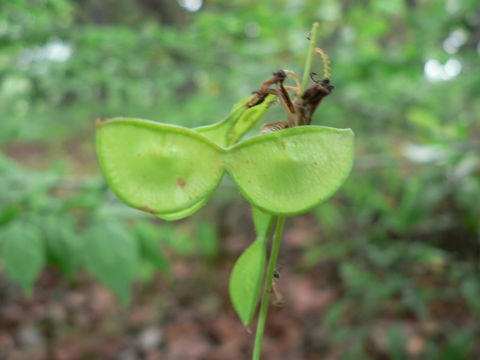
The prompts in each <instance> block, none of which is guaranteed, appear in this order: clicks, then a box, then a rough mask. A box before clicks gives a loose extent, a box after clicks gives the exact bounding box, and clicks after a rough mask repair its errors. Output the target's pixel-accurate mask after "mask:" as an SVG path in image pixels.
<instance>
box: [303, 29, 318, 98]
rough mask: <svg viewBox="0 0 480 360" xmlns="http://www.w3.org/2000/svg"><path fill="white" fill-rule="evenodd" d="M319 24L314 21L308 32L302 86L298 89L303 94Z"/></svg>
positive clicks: (308, 77) (308, 78)
mask: <svg viewBox="0 0 480 360" xmlns="http://www.w3.org/2000/svg"><path fill="white" fill-rule="evenodd" d="M319 26H320V23H318V22H314V23H313V25H312V31H311V32H310V46H309V47H308V53H307V57H306V58H305V67H304V68H303V79H302V88H301V89H300V94H303V91H304V90H305V89H306V88H307V86H308V82H309V80H310V72H311V70H312V58H313V51H314V49H315V41H317V36H318V28H319Z"/></svg>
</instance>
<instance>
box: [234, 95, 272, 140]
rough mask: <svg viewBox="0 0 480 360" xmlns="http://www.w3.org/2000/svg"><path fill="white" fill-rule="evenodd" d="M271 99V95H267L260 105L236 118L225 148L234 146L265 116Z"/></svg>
mask: <svg viewBox="0 0 480 360" xmlns="http://www.w3.org/2000/svg"><path fill="white" fill-rule="evenodd" d="M273 98H274V96H273V95H268V96H267V97H266V98H265V100H264V101H263V102H262V103H261V104H259V105H256V106H254V107H251V108H249V109H248V110H247V111H245V112H244V113H243V114H242V115H241V116H240V117H239V118H238V120H237V121H236V122H235V123H234V124H233V126H232V128H231V130H230V131H229V133H228V139H227V146H231V145H233V144H236V143H237V142H238V141H239V140H240V139H241V138H242V137H243V135H245V133H246V132H247V131H248V130H250V129H251V128H252V127H253V126H254V125H255V124H256V123H258V122H259V121H260V120H261V119H262V118H263V117H264V116H265V114H266V113H267V111H268V110H269V108H270V106H271V104H272V100H273Z"/></svg>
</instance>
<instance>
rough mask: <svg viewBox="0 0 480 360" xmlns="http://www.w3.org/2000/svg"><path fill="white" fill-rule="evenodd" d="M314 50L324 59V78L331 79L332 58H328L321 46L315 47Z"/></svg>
mask: <svg viewBox="0 0 480 360" xmlns="http://www.w3.org/2000/svg"><path fill="white" fill-rule="evenodd" d="M314 51H315V53H316V54H318V55H320V58H321V59H322V63H323V78H324V79H329V78H330V59H329V58H328V55H327V53H326V52H325V51H323V50H322V49H320V48H315V49H314ZM312 74H313V73H312ZM315 75H316V74H315Z"/></svg>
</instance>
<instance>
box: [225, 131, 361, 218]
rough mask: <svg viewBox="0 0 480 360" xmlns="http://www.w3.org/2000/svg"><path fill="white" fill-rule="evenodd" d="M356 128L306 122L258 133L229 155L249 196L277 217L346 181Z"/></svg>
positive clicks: (309, 203)
mask: <svg viewBox="0 0 480 360" xmlns="http://www.w3.org/2000/svg"><path fill="white" fill-rule="evenodd" d="M353 140H354V136H353V132H352V131H351V130H350V129H334V128H328V127H322V126H301V127H295V128H290V129H285V130H281V131H277V132H274V133H269V134H265V135H261V136H257V137H255V138H252V139H250V140H247V141H245V142H242V143H240V144H238V145H236V146H234V147H232V148H231V149H230V151H229V152H227V153H225V154H224V158H225V166H226V169H227V171H228V173H229V174H230V176H231V177H232V178H233V180H234V182H235V183H236V185H237V186H238V188H239V190H240V192H241V193H242V194H243V196H245V198H247V200H248V201H249V202H250V203H251V204H253V205H255V206H257V207H259V208H261V209H263V210H264V211H267V212H269V213H271V214H275V215H295V214H299V213H304V212H306V211H308V210H310V209H311V208H313V207H315V206H317V205H318V204H320V203H321V202H323V201H325V200H326V199H327V198H329V197H330V196H331V195H333V194H334V193H335V191H337V189H338V188H339V187H340V186H341V185H342V184H343V182H344V181H345V180H346V178H347V176H348V174H349V173H350V170H351V168H352V164H353V156H354V141H353Z"/></svg>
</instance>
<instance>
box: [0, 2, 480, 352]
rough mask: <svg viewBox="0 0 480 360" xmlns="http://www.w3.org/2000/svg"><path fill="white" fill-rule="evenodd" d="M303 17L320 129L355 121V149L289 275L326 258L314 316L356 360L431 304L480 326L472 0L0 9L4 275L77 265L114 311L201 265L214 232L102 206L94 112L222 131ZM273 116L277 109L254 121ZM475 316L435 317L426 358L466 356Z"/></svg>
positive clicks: (297, 43)
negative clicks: (394, 320)
mask: <svg viewBox="0 0 480 360" xmlns="http://www.w3.org/2000/svg"><path fill="white" fill-rule="evenodd" d="M313 21H320V22H321V27H320V39H321V47H322V48H324V49H325V50H326V51H327V52H328V54H329V55H330V57H331V59H332V82H333V84H334V85H335V87H336V89H335V91H334V94H333V95H332V96H330V97H329V98H328V99H327V100H326V101H325V102H324V103H322V105H321V107H320V109H319V110H318V112H317V114H316V118H315V121H314V123H315V124H321V125H329V126H335V127H351V128H353V129H354V131H355V133H356V135H357V153H358V157H357V162H356V167H355V169H354V172H353V174H352V175H351V177H350V179H349V180H348V182H347V184H346V185H345V186H344V187H343V188H342V191H341V192H340V193H339V194H337V195H336V196H335V198H334V200H333V201H331V202H328V203H326V204H324V205H322V206H320V207H319V208H318V209H317V210H316V211H315V212H314V216H315V219H316V220H317V221H318V224H319V226H320V228H321V233H322V239H315V241H310V242H308V241H307V242H305V245H304V255H303V262H302V263H301V264H298V266H299V267H300V268H302V269H304V270H305V271H307V270H309V269H313V268H315V266H317V264H318V263H325V262H329V261H333V262H335V263H336V264H337V265H336V266H337V267H338V269H337V271H338V276H339V281H341V282H342V287H343V291H344V296H343V297H342V301H339V302H337V303H336V304H335V305H334V306H332V307H331V308H330V309H329V311H328V313H327V315H326V317H325V318H324V319H323V321H325V322H326V323H327V324H328V326H329V327H331V329H332V331H331V333H328V336H327V337H326V341H329V342H330V343H331V344H338V346H339V347H340V348H344V349H345V351H344V354H343V355H344V358H345V359H355V358H362V359H365V358H368V354H367V353H365V351H366V350H365V349H366V348H368V346H366V345H365V344H367V343H368V341H369V340H368V336H367V335H368V334H369V333H370V331H371V329H372V327H373V324H374V323H375V321H379V319H381V318H382V317H384V316H386V315H392V316H396V317H399V318H411V317H415V318H418V319H421V320H422V321H424V322H425V323H428V322H429V321H432V319H433V318H434V317H435V306H434V305H432V304H435V302H436V301H437V302H438V301H444V302H446V303H447V304H448V303H452V304H456V305H455V306H465V307H468V309H469V311H470V313H471V315H472V319H474V318H475V317H476V318H477V319H478V316H480V307H479V306H478V301H477V299H478V297H479V296H480V289H479V283H478V270H477V268H478V260H479V259H478V256H479V251H480V249H479V237H480V229H479V225H478V218H479V214H480V202H479V201H478V199H479V198H480V179H479V178H480V177H479V174H480V157H479V149H480V143H479V140H478V139H479V138H480V125H479V122H478V114H479V113H480V99H479V97H478V94H479V93H480V73H479V72H478V68H479V65H480V54H479V52H480V50H479V49H480V45H479V44H480V35H479V34H480V6H479V4H478V1H476V0H447V1H435V0H391V1H381V0H370V1H368V0H364V1H349V0H342V1H334V0H325V1H321V2H319V1H316V0H305V1H281V0H279V1H272V2H260V1H259V2H253V1H240V0H233V1H232V0H229V1H227V0H212V1H205V4H204V6H203V8H202V9H200V11H198V12H192V13H189V12H188V11H186V10H185V9H183V8H181V7H180V6H179V5H178V4H177V3H176V2H173V1H149V0H138V1H127V0H117V1H114V0H107V1H102V2H97V1H92V0H84V1H69V0H42V1H32V0H11V1H4V2H2V3H1V5H0V109H2V118H1V120H0V144H1V149H2V151H3V153H4V155H2V156H1V157H0V226H1V227H0V231H1V238H0V242H1V246H2V247H1V249H2V257H3V258H4V260H3V265H4V266H3V267H4V269H5V272H6V273H7V274H8V275H10V277H11V278H12V279H14V280H16V281H17V282H18V283H20V284H21V285H22V287H23V288H24V289H26V290H27V291H28V290H29V289H30V288H31V287H32V285H33V281H34V279H35V277H36V275H37V274H38V272H39V271H40V270H41V266H42V264H43V262H44V261H46V262H48V263H50V264H55V265H56V266H58V267H59V268H60V269H61V271H62V272H63V273H64V274H65V275H66V276H67V277H70V278H71V277H72V276H74V274H75V272H76V270H77V269H79V268H87V269H88V270H89V271H91V273H92V274H94V275H96V276H97V277H98V278H99V280H100V281H102V282H103V283H105V284H106V285H109V286H110V287H111V288H113V289H114V290H115V291H116V292H117V293H119V294H120V295H121V297H122V299H123V300H124V301H125V302H126V301H127V300H128V293H129V292H128V290H127V289H128V288H129V287H130V284H131V282H132V281H133V279H134V278H135V277H138V276H141V278H142V279H148V278H149V277H150V276H151V273H152V271H153V269H155V268H158V269H160V270H162V271H164V272H168V269H169V265H168V261H167V258H166V257H165V256H164V254H165V253H168V252H169V251H172V252H174V253H176V254H179V255H181V256H199V254H200V255H201V256H205V257H206V258H210V259H212V258H214V257H215V255H216V254H217V253H218V246H219V244H218V241H219V239H218V235H217V231H218V229H216V228H215V226H214V225H213V224H214V221H205V220H204V219H202V218H198V217H195V218H194V219H193V221H191V222H182V223H180V225H178V226H177V225H175V226H174V225H170V224H163V223H162V224H161V226H157V224H156V223H152V222H150V221H149V220H150V218H149V217H145V216H144V215H142V214H141V213H139V212H136V211H134V210H130V209H127V208H126V207H125V206H124V205H122V204H120V203H119V202H118V201H117V200H115V199H114V197H113V196H112V195H111V193H110V192H109V191H108V189H107V187H106V185H105V183H104V181H103V180H102V179H101V178H100V176H99V175H98V173H97V170H96V167H95V165H94V164H95V157H94V155H93V138H94V119H95V118H96V117H98V116H105V117H109V116H117V115H123V116H133V117H141V118H149V119H153V120H159V121H162V122H169V123H176V124H181V125H185V126H188V127H193V126H199V125H205V124H208V123H211V122H214V121H217V120H219V119H221V118H222V117H223V116H224V115H225V114H226V113H227V112H228V110H229V109H230V107H231V105H232V104H233V103H234V102H236V101H238V100H239V99H241V98H243V97H245V96H246V95H248V94H249V93H250V92H251V91H252V90H254V89H256V88H258V86H259V84H260V83H261V81H262V80H263V79H266V78H268V77H269V75H270V74H271V73H272V72H273V71H275V70H277V69H280V68H288V69H291V70H295V71H297V72H298V71H299V70H300V69H301V68H302V65H303V64H302V63H301V61H302V59H303V57H304V52H305V48H306V44H307V41H306V36H307V31H308V29H309V28H310V25H311V23H312V22H313ZM316 66H317V68H318V69H320V64H318V65H316ZM279 116H283V115H282V113H281V111H280V110H279V109H278V107H273V108H272V110H271V111H270V113H269V115H268V116H267V121H275V120H278V117H279ZM78 143H80V145H76V144H78ZM227 190H228V188H227V189H226V191H227ZM227 192H228V191H227ZM228 196H231V195H228ZM218 197H219V200H218V201H220V202H221V201H225V199H222V198H221V196H220V195H219V196H218ZM200 216H202V215H201V214H200ZM107 223H108V224H109V225H108V226H106V224H107ZM129 228H131V229H132V230H131V231H129V230H126V229H129ZM108 231H110V232H111V234H106V233H105V232H108ZM20 233H23V235H21V234H20ZM100 233H101V234H100ZM26 234H28V236H27V235H26ZM27 238H31V239H32V240H31V242H30V243H28V244H26V239H27ZM18 239H20V241H19V240H18ZM33 239H35V240H33ZM193 239H195V240H193ZM14 240H15V241H14ZM107 240H108V241H111V242H112V243H113V242H115V246H117V245H118V248H115V251H114V252H113V251H108V250H109V247H108V246H109V244H108V243H107ZM33 244H40V245H39V246H38V247H39V249H40V250H39V251H38V252H35V253H32V251H33V246H37V245H33ZM159 248H161V249H163V250H164V251H162V252H160V251H156V252H155V249H157V250H158V249H159ZM111 249H113V247H112V248H111ZM166 249H167V251H166V252H165V250H166ZM103 252H107V253H108V255H106V256H107V258H108V261H106V262H103V265H104V266H105V268H101V269H98V267H97V265H98V264H99V263H102V261H101V260H99V262H97V263H95V262H94V261H93V257H92V255H93V254H94V255H95V256H97V257H102V256H103V255H102V254H103ZM32 254H33V255H32ZM17 257H21V258H22V259H25V262H28V266H27V267H25V268H22V269H21V271H20V270H18V269H15V266H13V269H12V266H11V264H12V263H15V262H16V260H15V259H16V258H17ZM27 259H30V260H27ZM119 262H121V263H122V264H124V263H125V264H128V266H125V267H122V270H121V271H122V273H124V276H122V279H123V280H120V283H119V280H118V279H119V277H118V276H117V275H118V273H117V272H116V271H114V270H112V269H117V268H118V263H119ZM142 264H143V265H142ZM145 264H149V265H145ZM145 269H147V270H145ZM100 274H101V275H100ZM149 274H150V275H149ZM432 278H440V279H442V280H441V282H440V283H434V284H432V283H431V279H432ZM352 309H354V311H353V312H352ZM452 317H454V312H452ZM477 323H478V321H477V322H475V321H465V322H464V323H463V324H462V327H461V328H457V327H455V325H454V324H455V322H454V321H453V319H450V318H449V319H445V321H444V322H442V323H441V327H442V329H441V331H439V332H437V333H435V334H436V335H432V336H431V337H430V338H429V340H428V341H429V343H428V344H427V350H426V355H425V358H428V359H466V358H468V356H469V355H466V354H469V351H472V349H473V348H474V340H475V338H476V339H478V336H479V334H480V330H479V326H478V324H477ZM401 326H402V323H398V324H397V325H396V327H395V326H392V327H390V328H389V330H388V344H387V345H385V346H387V347H388V348H389V353H390V354H391V356H392V358H394V359H404V358H407V355H406V353H405V346H404V343H405V341H406V340H405V338H404V332H403V330H402V329H403V328H402V327H401ZM452 334H454V335H452ZM345 343H348V344H350V345H351V346H340V344H345ZM331 344H330V346H335V345H331ZM477 351H478V350H477ZM477 355H478V354H477Z"/></svg>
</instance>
